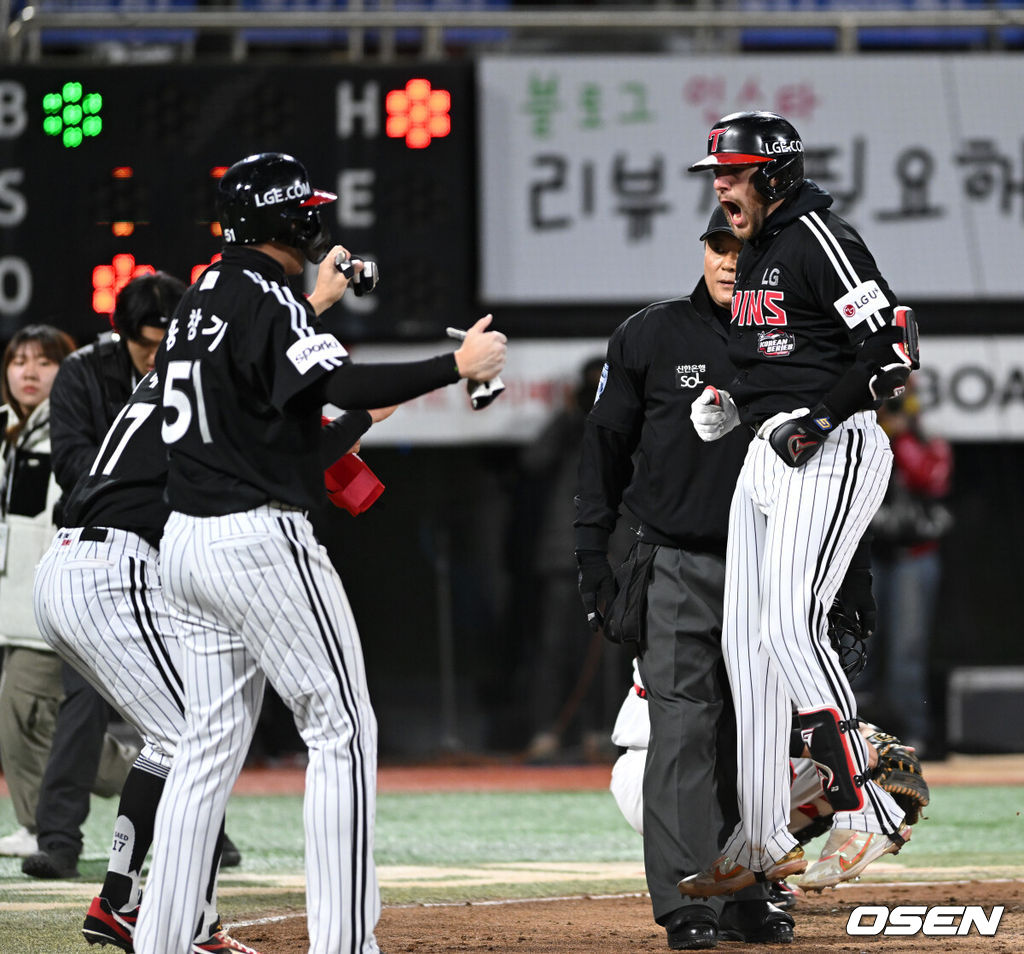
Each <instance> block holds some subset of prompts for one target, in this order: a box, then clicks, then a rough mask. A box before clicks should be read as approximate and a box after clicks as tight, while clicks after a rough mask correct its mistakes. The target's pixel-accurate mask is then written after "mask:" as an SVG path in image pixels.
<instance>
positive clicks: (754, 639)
mask: <svg viewBox="0 0 1024 954" xmlns="http://www.w3.org/2000/svg"><path fill="white" fill-rule="evenodd" d="M707 169H710V170H711V171H712V172H713V173H714V176H715V179H714V189H715V193H716V195H717V198H718V201H719V203H720V205H721V207H722V209H723V210H724V211H725V213H726V215H727V217H728V219H729V222H730V225H731V226H732V230H733V232H734V233H735V234H736V235H737V236H738V237H739V238H742V239H743V240H744V246H743V249H742V251H741V252H740V255H739V259H738V262H737V271H736V288H735V291H734V294H733V300H732V323H731V331H730V336H729V356H730V359H731V360H732V362H733V364H734V365H735V366H736V369H737V372H736V374H735V376H733V377H732V378H731V381H729V380H725V379H719V380H717V381H712V382H711V383H712V384H714V385H717V386H719V388H721V389H719V390H716V389H715V388H714V387H712V388H708V389H707V390H705V391H704V392H703V393H702V394H701V395H700V396H699V397H698V398H697V399H696V401H694V403H693V407H692V413H691V417H692V420H693V423H694V427H695V429H696V430H697V433H698V434H699V435H700V436H701V438H703V439H704V440H708V441H714V440H720V439H722V438H723V437H724V436H725V435H727V434H728V433H729V432H731V431H732V429H733V428H734V427H736V426H737V424H739V423H740V422H742V424H743V425H745V426H746V427H749V428H751V429H752V430H753V431H754V432H755V433H756V438H757V439H755V440H753V441H752V442H751V444H750V446H749V449H748V452H747V456H746V459H745V461H744V464H743V469H742V471H741V472H740V476H739V480H738V482H737V485H736V490H735V494H734V496H733V500H732V505H731V510H730V517H729V546H728V554H727V558H726V591H725V621H724V628H723V636H722V645H723V653H724V657H725V662H726V667H727V669H728V673H729V683H730V686H731V687H732V696H733V701H734V705H735V709H736V723H737V734H738V761H737V764H738V777H739V783H738V787H739V808H740V816H741V821H740V824H739V825H738V826H737V827H736V829H735V831H734V832H733V834H732V835H731V837H730V838H729V839H728V840H727V842H726V843H725V847H724V850H723V853H722V855H721V856H720V857H719V858H718V859H717V860H716V861H715V862H714V863H713V864H711V865H710V866H709V867H708V868H706V869H705V870H704V871H702V872H699V873H697V874H694V875H691V876H690V877H687V878H685V879H683V881H681V882H680V885H679V887H680V891H681V892H682V893H683V894H684V895H687V896H696V897H701V896H707V895H716V894H723V893H729V892H733V891H736V890H738V889H740V888H743V887H745V886H747V885H749V884H751V883H753V882H754V881H755V880H759V879H764V878H767V879H769V880H774V879H776V878H783V877H786V876H788V875H793V874H798V873H800V872H802V871H804V870H805V869H807V862H806V860H805V859H804V858H803V852H802V850H801V849H800V848H799V846H798V845H797V842H796V839H795V838H794V837H793V836H792V834H790V832H789V831H788V830H787V823H788V820H789V797H788V793H789V780H788V777H787V758H786V756H787V749H788V742H789V732H790V721H791V702H792V706H793V707H795V708H796V710H797V712H798V715H799V723H800V727H801V733H802V735H803V736H804V739H805V741H806V742H807V744H808V746H809V748H810V751H811V755H812V757H813V758H814V759H815V761H817V762H819V763H821V764H823V765H825V766H827V768H828V770H829V772H830V773H831V781H830V784H829V785H828V796H829V800H830V802H831V804H832V806H833V807H834V808H835V816H834V819H833V827H832V832H831V834H830V836H829V839H828V841H827V843H826V845H825V847H824V849H823V850H822V853H821V857H820V858H819V859H818V860H817V861H816V862H815V863H814V864H813V865H812V866H811V867H810V868H809V869H807V870H806V874H805V875H804V877H803V878H802V879H801V882H800V883H801V885H802V886H803V887H804V888H811V889H819V888H824V887H828V886H831V885H834V884H837V883H838V882H840V881H844V880H847V879H849V878H853V877H856V876H857V875H858V874H860V872H861V871H863V870H864V868H866V867H867V866H868V865H869V864H871V862H872V861H874V860H876V859H877V858H879V857H881V856H882V855H884V854H888V853H891V852H895V851H898V850H899V848H900V847H901V846H902V845H903V844H904V842H905V841H906V840H907V838H908V837H909V834H910V828H909V826H908V825H906V824H905V823H904V813H903V811H902V810H901V809H900V808H899V806H898V805H897V804H896V802H895V801H894V800H893V798H892V797H891V796H890V795H889V794H888V793H887V792H885V791H883V790H882V789H881V788H880V787H879V786H878V785H877V784H875V783H874V782H873V781H871V780H870V779H869V777H868V757H867V749H866V745H865V742H864V740H863V738H862V737H861V735H860V734H859V733H858V732H857V731H855V729H856V726H857V724H858V720H857V709H856V701H855V699H854V695H853V692H852V691H851V690H850V685H849V682H848V680H847V677H846V674H845V673H844V672H843V669H842V667H841V665H840V663H839V660H838V657H837V655H836V653H835V651H834V650H833V649H832V648H831V646H830V645H829V640H828V635H827V623H826V617H827V612H828V610H829V608H830V607H831V605H832V602H833V598H834V597H835V595H836V592H837V590H838V589H839V586H840V583H841V581H842V580H843V577H844V574H845V573H846V570H847V567H848V566H849V564H850V561H851V558H852V555H853V553H854V550H855V548H856V546H857V544H858V541H860V539H861V537H862V535H863V533H864V531H865V530H866V528H867V526H868V524H869V522H870V520H871V517H872V515H873V514H874V512H875V510H876V509H877V508H878V505H879V503H880V502H881V499H882V496H883V495H884V493H885V487H886V482H887V479H888V476H889V470H890V467H891V461H892V454H891V452H890V450H889V443H888V440H887V439H886V436H885V434H884V432H883V431H882V429H881V428H880V427H879V426H878V423H877V421H876V419H875V414H874V408H876V407H877V406H878V402H879V401H880V400H882V399H883V398H886V397H888V396H889V395H890V394H892V393H894V392H898V391H900V390H901V389H902V387H903V385H904V382H905V381H906V379H907V377H908V375H909V373H910V371H911V369H912V368H913V367H915V366H916V361H917V354H916V340H917V338H916V328H915V327H914V325H913V316H912V314H911V313H910V312H909V309H905V308H901V307H899V306H897V304H896V298H895V296H894V295H893V293H892V291H891V290H890V289H889V286H888V285H887V284H886V282H885V280H884V279H883V278H882V276H881V274H880V272H879V270H878V267H877V265H876V264H875V261H874V259H873V258H872V256H871V254H870V252H868V250H867V247H866V246H865V244H864V242H863V240H862V239H861V237H860V236H859V235H858V234H857V232H856V231H855V230H854V229H853V228H852V227H851V226H850V225H849V224H848V223H847V222H845V221H844V220H843V219H841V218H840V217H839V216H837V215H835V214H834V213H832V212H831V211H830V209H829V207H830V206H831V204H832V198H831V196H829V194H828V193H827V192H825V191H824V190H822V189H821V188H819V187H818V186H817V185H816V184H815V183H814V182H812V181H810V180H807V179H804V175H803V142H802V141H801V139H800V137H799V135H798V134H797V131H796V130H795V129H794V128H793V126H792V125H791V124H790V123H789V122H788V121H786V120H785V119H783V118H782V117H781V116H778V115H776V114H774V113H763V112H754V113H734V114H732V115H729V116H726V117H725V118H724V119H722V120H721V121H719V122H718V123H716V124H715V126H714V127H713V128H712V129H711V131H710V133H709V135H708V152H707V156H706V157H705V158H704V159H702V160H700V161H699V162H697V163H695V164H694V165H693V166H692V167H691V170H692V171H703V170H707ZM723 385H724V386H725V387H724V388H722V386H723Z"/></svg>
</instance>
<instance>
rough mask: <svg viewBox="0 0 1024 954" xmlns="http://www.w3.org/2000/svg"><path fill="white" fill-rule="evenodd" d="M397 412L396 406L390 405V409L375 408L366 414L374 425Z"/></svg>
mask: <svg viewBox="0 0 1024 954" xmlns="http://www.w3.org/2000/svg"><path fill="white" fill-rule="evenodd" d="M397 410H398V405H397V404H392V405H391V407H375V408H373V409H372V410H370V411H367V412H366V413H367V414H369V415H370V419H371V420H372V421H373V423H374V424H379V423H380V422H381V421H386V420H387V419H388V418H389V417H391V415H392V414H394V413H395V411H397Z"/></svg>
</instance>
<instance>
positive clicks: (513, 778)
mask: <svg viewBox="0 0 1024 954" xmlns="http://www.w3.org/2000/svg"><path fill="white" fill-rule="evenodd" d="M924 771H925V776H926V777H927V779H928V783H929V784H930V785H932V786H933V787H934V786H941V785H1024V755H953V756H951V757H950V758H949V759H947V760H946V761H944V762H926V763H925V765H924ZM610 773H611V763H607V764H604V763H602V764H596V765H523V764H522V763H521V762H517V761H515V760H514V759H512V758H508V759H483V758H481V759H477V760H475V761H469V760H467V761H464V762H461V763H458V764H446V763H443V762H438V763H434V764H431V765H412V766H405V765H382V766H381V767H380V769H379V771H378V773H377V789H378V791H380V792H426V791H433V792H489V791H506V792H515V791H522V792H541V791H596V790H599V789H604V788H607V787H608V782H609V779H610ZM304 779H305V773H304V771H303V770H302V769H300V768H287V769H281V768H274V769H246V770H245V771H244V772H243V773H242V774H241V776H240V777H239V779H238V782H237V784H236V785H235V788H234V793H235V794H236V795H284V794H293V793H296V792H301V791H302V787H303V784H304Z"/></svg>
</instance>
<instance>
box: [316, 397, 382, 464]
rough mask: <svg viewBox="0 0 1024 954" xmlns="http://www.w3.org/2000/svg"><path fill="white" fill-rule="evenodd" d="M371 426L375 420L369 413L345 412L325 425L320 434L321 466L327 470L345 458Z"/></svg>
mask: <svg viewBox="0 0 1024 954" xmlns="http://www.w3.org/2000/svg"><path fill="white" fill-rule="evenodd" d="M371 424H373V418H372V417H370V412H369V411H345V412H344V413H343V414H339V415H338V416H337V417H336V418H335V419H334V420H333V421H331V423H330V424H325V425H324V426H323V429H322V430H321V432H320V466H321V467H323V468H324V470H326V469H327V468H328V467H330V466H331V464H333V463H334V462H335V461H337V460H339V459H340V458H342V457H344V456H345V454H347V453H348V449H349V448H350V447H351V446H352V445H353V444H354V443H355V442H356V441H357V440H359V438H360V437H362V436H363V435H364V434H365V433H366V432H367V431H368V430H369V429H370V425H371Z"/></svg>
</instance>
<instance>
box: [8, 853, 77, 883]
mask: <svg viewBox="0 0 1024 954" xmlns="http://www.w3.org/2000/svg"><path fill="white" fill-rule="evenodd" d="M21 870H22V872H23V873H24V874H27V875H31V876H32V877H33V878H57V879H67V878H77V877H79V872H78V852H76V851H74V850H73V849H60V848H51V849H50V850H49V851H37V852H36V853H35V854H34V855H29V856H28V857H27V858H26V859H25V860H24V861H23V862H22V863H21Z"/></svg>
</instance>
